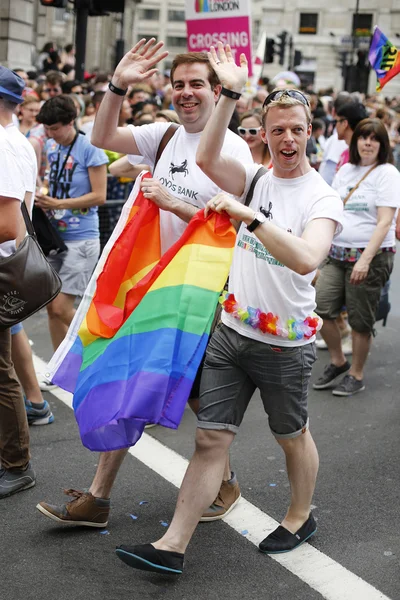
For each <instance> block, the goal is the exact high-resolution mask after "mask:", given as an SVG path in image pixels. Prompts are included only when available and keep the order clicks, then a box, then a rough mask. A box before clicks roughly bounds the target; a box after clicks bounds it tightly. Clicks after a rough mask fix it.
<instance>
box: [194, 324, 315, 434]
mask: <svg viewBox="0 0 400 600" xmlns="http://www.w3.org/2000/svg"><path fill="white" fill-rule="evenodd" d="M315 360H316V353H315V345H314V344H313V343H311V344H306V345H305V346H298V347H284V346H272V345H270V344H264V343H263V342H259V341H256V340H252V339H250V338H246V337H244V336H242V335H240V334H238V333H237V332H236V331H234V330H233V329H231V328H230V327H226V326H225V325H223V324H221V325H220V326H219V327H218V329H217V330H216V331H215V333H214V334H213V336H212V338H211V341H210V343H209V344H208V347H207V351H206V357H205V362H204V368H203V373H202V377H201V384H200V410H199V413H198V415H197V419H198V421H197V426H198V427H200V428H201V429H218V430H224V429H225V430H228V431H232V432H233V433H237V431H238V429H239V426H240V424H241V422H242V420H243V416H244V413H245V412H246V409H247V406H248V404H249V402H250V399H251V397H252V395H253V393H254V391H255V390H256V388H258V389H259V390H260V394H261V399H262V402H263V405H264V410H265V412H266V413H267V415H268V422H269V426H270V429H271V431H272V433H273V434H274V436H275V437H277V438H294V437H297V436H299V435H301V434H302V433H304V432H305V431H306V430H307V428H308V410H307V398H308V384H309V381H310V376H311V369H312V365H313V363H314V362H315Z"/></svg>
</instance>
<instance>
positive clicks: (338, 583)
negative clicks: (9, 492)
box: [34, 356, 390, 600]
mask: <svg viewBox="0 0 400 600" xmlns="http://www.w3.org/2000/svg"><path fill="white" fill-rule="evenodd" d="M34 364H35V368H36V370H37V371H41V372H42V373H44V372H45V371H46V363H45V362H44V361H43V360H41V359H40V358H38V357H37V356H34ZM50 393H51V394H52V395H53V396H55V397H56V398H58V399H59V400H61V401H62V402H64V403H65V404H66V405H67V406H69V407H70V408H72V395H71V394H70V393H68V392H65V391H64V390H62V389H60V388H56V389H54V390H51V392H50ZM129 453H130V454H131V455H132V456H134V457H135V458H137V459H138V460H140V462H142V463H143V464H144V465H146V466H147V467H149V468H150V469H152V471H154V472H155V473H157V474H158V475H160V476H161V477H163V478H164V479H165V480H166V481H168V482H169V483H172V484H173V485H174V486H175V487H177V488H179V487H180V485H181V483H182V479H183V477H184V475H185V472H186V468H187V466H188V460H187V459H186V458H183V457H182V456H180V455H179V454H177V453H176V452H175V451H174V450H171V449H170V448H168V447H167V446H164V444H161V442H159V441H158V440H156V439H154V438H153V437H151V436H150V435H148V434H147V433H144V434H143V436H142V438H141V440H140V443H138V444H137V445H136V446H133V447H132V448H130V449H129ZM224 523H226V524H227V525H229V526H230V527H232V529H234V530H235V531H237V532H238V533H240V534H242V532H243V531H245V530H246V531H247V532H248V533H247V534H246V535H245V536H244V537H246V538H247V539H248V540H249V541H250V542H252V544H254V545H255V546H257V547H258V544H259V543H260V541H261V540H263V539H264V538H265V537H266V536H267V535H268V533H270V532H271V531H272V530H273V529H275V528H276V527H277V526H278V525H279V523H278V522H277V521H275V520H274V519H272V517H270V516H269V515H267V514H266V513H264V512H262V511H261V510H260V509H258V508H257V507H256V506H254V505H253V504H251V502H248V501H247V500H245V499H244V498H242V499H241V500H240V502H239V504H238V505H237V506H236V507H235V509H234V510H233V511H232V512H231V513H230V514H229V515H228V516H227V517H226V518H225V519H224ZM205 527H207V525H205ZM242 535H243V534H242ZM269 558H271V559H272V560H275V561H276V562H278V563H279V564H281V565H282V566H283V567H285V569H287V570H288V571H290V572H291V573H293V574H294V575H296V576H297V577H298V578H299V579H301V580H302V581H304V583H306V584H307V585H309V586H310V587H311V588H313V589H314V590H316V591H317V592H319V593H320V594H321V596H323V598H326V600H390V598H389V597H388V596H385V594H383V593H382V592H380V591H379V590H377V589H376V588H374V587H373V586H372V585H370V584H369V583H367V582H366V581H364V580H363V579H361V577H358V576H357V575H355V574H354V573H352V572H351V571H349V570H348V569H346V568H345V567H343V566H342V565H340V564H339V563H337V562H336V561H334V560H333V559H331V558H329V556H326V554H323V553H322V552H320V551H319V550H317V549H316V548H314V547H313V546H310V544H307V543H305V544H303V545H302V546H301V547H300V548H298V549H297V550H295V551H294V552H289V553H287V554H275V555H269Z"/></svg>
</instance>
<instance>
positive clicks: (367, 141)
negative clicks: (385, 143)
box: [357, 133, 381, 167]
mask: <svg viewBox="0 0 400 600" xmlns="http://www.w3.org/2000/svg"><path fill="white" fill-rule="evenodd" d="M380 147H381V144H380V142H379V141H378V140H377V139H376V136H375V134H374V133H371V134H369V135H368V136H364V137H361V136H360V137H359V138H358V140H357V150H358V154H359V155H360V159H361V161H360V165H361V166H362V167H367V166H370V165H373V164H375V163H376V162H377V159H378V154H379V149H380Z"/></svg>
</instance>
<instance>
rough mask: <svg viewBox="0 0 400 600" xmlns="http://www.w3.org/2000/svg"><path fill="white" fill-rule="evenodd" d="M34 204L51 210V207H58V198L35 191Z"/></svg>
mask: <svg viewBox="0 0 400 600" xmlns="http://www.w3.org/2000/svg"><path fill="white" fill-rule="evenodd" d="M35 205H36V206H39V208H43V209H44V210H51V209H53V208H60V200H59V199H58V198H52V197H51V196H45V195H44V194H39V193H37V194H36V196H35Z"/></svg>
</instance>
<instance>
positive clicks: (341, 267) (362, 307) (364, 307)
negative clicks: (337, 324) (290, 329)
mask: <svg viewBox="0 0 400 600" xmlns="http://www.w3.org/2000/svg"><path fill="white" fill-rule="evenodd" d="M394 256H395V255H394V254H392V253H391V252H381V253H380V254H377V255H376V256H375V257H374V258H373V259H372V261H371V264H370V267H369V271H368V275H367V277H366V279H365V280H364V281H363V282H362V283H360V284H358V285H353V284H352V283H350V276H351V273H352V271H353V268H354V264H355V263H351V262H346V261H341V260H336V259H335V258H328V260H327V262H326V264H325V265H324V267H323V269H322V270H321V274H320V276H319V278H318V281H317V283H316V286H315V290H316V302H317V308H316V309H315V312H316V313H317V314H318V315H319V316H320V317H322V318H323V319H327V320H333V319H336V317H338V316H339V314H340V313H341V311H342V307H343V306H346V310H347V314H348V319H349V325H350V327H351V328H352V329H354V331H357V332H358V333H369V334H372V333H373V332H374V324H375V313H376V309H377V307H378V304H379V299H380V296H381V290H382V288H383V287H384V285H385V284H386V283H387V281H388V280H389V277H390V273H391V272H392V269H393V262H394Z"/></svg>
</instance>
